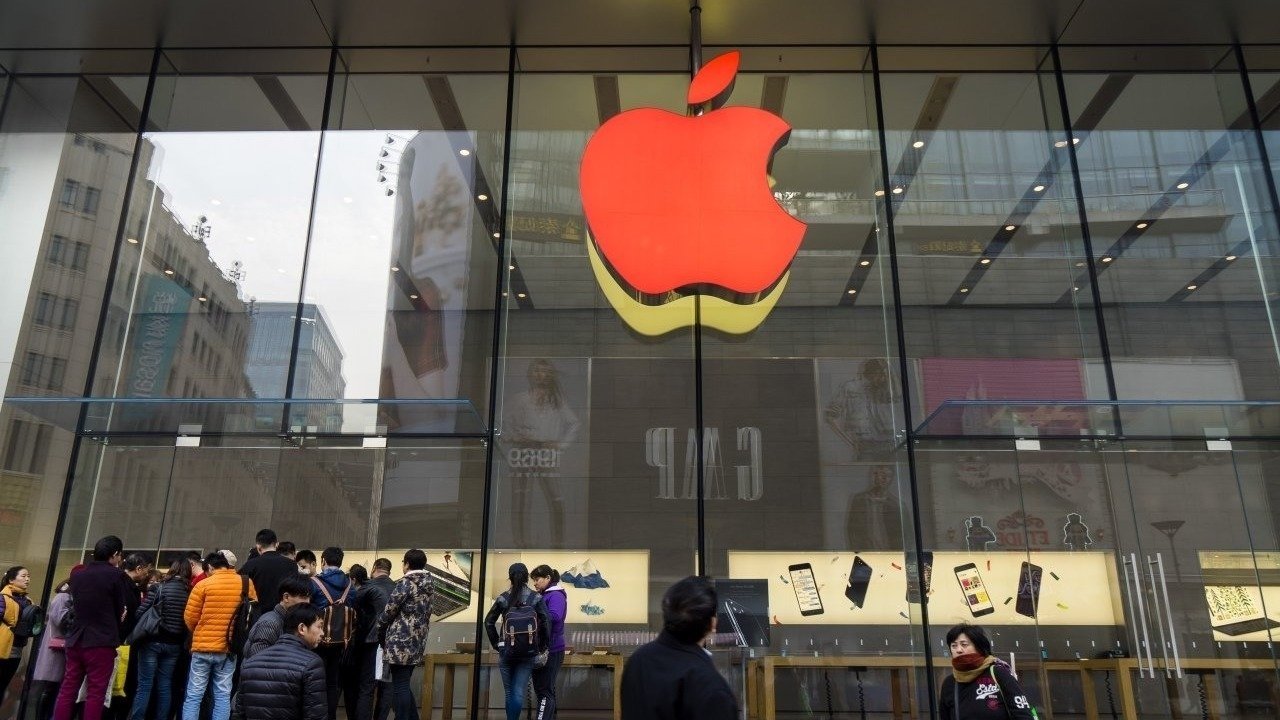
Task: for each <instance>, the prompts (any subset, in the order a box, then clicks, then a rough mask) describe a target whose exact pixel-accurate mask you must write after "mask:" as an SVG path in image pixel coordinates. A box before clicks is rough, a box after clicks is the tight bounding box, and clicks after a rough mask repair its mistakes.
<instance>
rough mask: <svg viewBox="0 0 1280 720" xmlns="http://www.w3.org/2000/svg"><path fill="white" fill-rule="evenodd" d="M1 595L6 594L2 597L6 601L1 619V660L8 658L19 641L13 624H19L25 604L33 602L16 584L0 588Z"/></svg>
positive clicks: (0, 600)
mask: <svg viewBox="0 0 1280 720" xmlns="http://www.w3.org/2000/svg"><path fill="white" fill-rule="evenodd" d="M0 595H3V596H4V597H3V598H2V599H0V602H3V603H4V616H3V619H2V620H0V660H7V659H9V655H10V653H11V652H12V651H13V644H14V642H16V641H18V640H17V638H16V637H15V636H14V634H13V626H14V625H17V624H18V616H19V615H20V614H21V613H22V608H23V606H24V605H25V604H26V603H28V602H31V599H30V598H28V597H27V594H26V593H25V592H23V591H22V590H19V589H18V588H17V586H15V585H6V586H5V587H4V588H3V589H0ZM19 598H20V600H19Z"/></svg>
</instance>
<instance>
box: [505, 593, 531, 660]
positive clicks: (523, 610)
mask: <svg viewBox="0 0 1280 720" xmlns="http://www.w3.org/2000/svg"><path fill="white" fill-rule="evenodd" d="M508 602H515V600H514V599H513V600H509V601H508ZM502 634H503V637H504V639H505V640H506V646H505V647H506V656H507V657H508V658H513V659H517V660H518V659H522V658H531V657H534V656H535V655H537V654H538V653H539V652H540V648H539V647H538V611H537V610H536V609H535V608H534V607H533V603H532V602H525V603H524V604H521V605H515V606H512V607H508V608H507V614H506V616H505V617H504V618H503V621H502Z"/></svg>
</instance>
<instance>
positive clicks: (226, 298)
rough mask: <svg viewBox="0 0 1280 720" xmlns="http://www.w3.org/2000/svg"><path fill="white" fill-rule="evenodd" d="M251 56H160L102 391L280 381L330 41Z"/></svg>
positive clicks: (203, 389) (253, 389)
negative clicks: (316, 47) (324, 46)
mask: <svg viewBox="0 0 1280 720" xmlns="http://www.w3.org/2000/svg"><path fill="white" fill-rule="evenodd" d="M251 55H252V58H250V57H249V56H245V55H242V54H238V53H237V52H231V51H225V52H224V51H208V52H194V51H190V52H183V53H177V54H171V55H168V56H166V57H165V59H164V62H163V63H162V64H161V67H160V70H159V75H158V77H157V78H156V87H155V93H154V99H153V102H152V111H151V115H150V117H148V124H147V126H148V131H147V132H146V133H145V134H144V136H143V141H142V146H141V149H140V153H141V155H140V158H139V162H140V165H139V169H138V176H137V180H136V181H135V183H134V187H133V188H132V189H131V192H132V201H133V206H134V207H135V208H136V209H137V210H138V213H137V217H136V218H135V219H134V220H132V221H131V222H130V223H128V225H127V227H126V229H125V238H124V240H125V244H124V245H122V247H121V255H120V262H119V266H118V268H117V273H116V281H115V285H114V287H113V288H112V294H111V304H110V307H109V309H108V317H107V327H106V334H105V340H106V342H104V343H103V346H102V349H101V356H100V363H99V371H98V374H97V377H96V378H95V379H94V394H95V395H100V396H107V397H130V398H159V397H184V398H192V397H195V398H247V397H257V398H281V397H284V396H285V394H286V390H287V383H286V379H287V377H288V374H289V367H290V357H291V353H292V347H293V339H294V333H295V330H296V326H297V324H298V323H297V318H296V315H297V303H298V298H299V294H300V289H301V280H300V278H301V275H302V272H303V257H304V252H305V243H306V239H307V225H308V214H307V208H309V207H310V203H311V194H312V185H313V180H314V177H315V169H316V162H317V154H318V152H319V141H320V129H321V128H320V118H321V115H322V109H323V103H324V96H325V86H326V83H325V75H324V73H325V71H326V69H327V67H328V61H329V53H328V52H327V51H309V52H306V53H301V54H300V53H299V52H293V51H288V52H286V51H281V52H280V53H271V52H257V53H252V54H251ZM250 59H252V60H253V63H254V67H253V70H252V73H253V74H244V73H245V71H244V70H243V69H242V67H243V63H245V62H247V61H248V60H250ZM305 319H308V316H306V315H305V313H304V320H305ZM309 319H311V320H313V321H314V324H315V325H317V326H318V325H319V324H320V323H321V321H322V320H323V317H319V316H315V317H309ZM327 347H328V346H326V349H327ZM317 372H320V373H321V374H323V375H324V378H325V379H324V382H325V383H329V384H330V385H332V386H336V387H340V384H341V375H340V373H341V367H340V363H337V362H332V363H329V364H325V365H324V366H323V367H322V368H320V369H319V370H317ZM315 382H316V383H317V384H320V383H321V381H320V380H316V381H315ZM300 420H303V421H304V422H299V423H298V424H308V425H325V419H323V418H321V419H317V420H316V422H311V421H310V420H311V419H308V418H301V419H300ZM326 427H327V426H326Z"/></svg>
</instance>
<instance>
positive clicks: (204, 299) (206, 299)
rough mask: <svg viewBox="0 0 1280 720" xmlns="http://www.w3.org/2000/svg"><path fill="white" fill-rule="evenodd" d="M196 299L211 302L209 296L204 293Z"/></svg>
mask: <svg viewBox="0 0 1280 720" xmlns="http://www.w3.org/2000/svg"><path fill="white" fill-rule="evenodd" d="M196 299H197V300H199V301H200V302H209V298H207V297H205V296H203V295H201V296H200V297H198V298H196Z"/></svg>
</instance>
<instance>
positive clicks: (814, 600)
mask: <svg viewBox="0 0 1280 720" xmlns="http://www.w3.org/2000/svg"><path fill="white" fill-rule="evenodd" d="M787 572H788V573H789V574H790V575H791V589H792V590H794V591H795V594H796V604H797V605H799V606H800V614H801V615H803V616H805V617H808V616H810V615H821V614H822V613H823V608H822V595H821V594H819V592H818V581H817V580H816V579H815V578H814V575H813V566H812V565H810V564H809V563H797V564H795V565H790V566H788V567H787Z"/></svg>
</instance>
